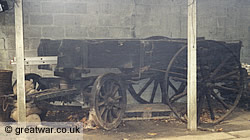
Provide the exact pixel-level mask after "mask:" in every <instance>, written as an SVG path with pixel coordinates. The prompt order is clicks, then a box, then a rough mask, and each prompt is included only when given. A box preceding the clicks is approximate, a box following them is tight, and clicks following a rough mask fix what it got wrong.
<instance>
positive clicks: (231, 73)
mask: <svg viewBox="0 0 250 140" xmlns="http://www.w3.org/2000/svg"><path fill="white" fill-rule="evenodd" d="M238 72H239V71H238V70H235V71H231V72H229V73H226V74H224V75H220V76H218V77H216V78H214V81H217V80H220V79H223V78H226V77H229V76H231V75H234V74H236V73H238Z"/></svg>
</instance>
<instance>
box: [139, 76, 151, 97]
mask: <svg viewBox="0 0 250 140" xmlns="http://www.w3.org/2000/svg"><path fill="white" fill-rule="evenodd" d="M153 80H154V79H153V78H150V79H149V81H148V82H147V83H146V84H145V86H144V87H143V88H142V89H141V90H140V91H139V92H138V96H141V95H142V93H143V92H144V91H145V90H146V89H147V88H148V86H149V85H150V84H151V83H152V82H153Z"/></svg>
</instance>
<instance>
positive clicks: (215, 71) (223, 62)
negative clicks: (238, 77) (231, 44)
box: [209, 57, 231, 79]
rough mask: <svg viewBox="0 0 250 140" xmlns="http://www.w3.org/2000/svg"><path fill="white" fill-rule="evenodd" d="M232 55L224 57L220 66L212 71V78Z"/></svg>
mask: <svg viewBox="0 0 250 140" xmlns="http://www.w3.org/2000/svg"><path fill="white" fill-rule="evenodd" d="M230 58H231V57H227V58H226V59H223V61H222V62H221V63H220V64H219V66H218V67H217V68H216V69H215V70H214V71H213V72H212V73H211V75H210V77H209V78H210V79H212V78H214V76H215V75H216V74H217V73H218V72H219V71H220V70H221V69H222V68H223V66H224V65H225V64H226V62H227V61H228V60H229V59H230Z"/></svg>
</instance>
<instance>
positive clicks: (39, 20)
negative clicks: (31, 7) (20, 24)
mask: <svg viewBox="0 0 250 140" xmlns="http://www.w3.org/2000/svg"><path fill="white" fill-rule="evenodd" d="M30 24H31V25H52V24H53V16H52V15H30Z"/></svg>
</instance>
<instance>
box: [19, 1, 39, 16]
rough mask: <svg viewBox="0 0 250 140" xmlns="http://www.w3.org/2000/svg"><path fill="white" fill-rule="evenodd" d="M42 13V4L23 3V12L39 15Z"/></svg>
mask: <svg viewBox="0 0 250 140" xmlns="http://www.w3.org/2000/svg"><path fill="white" fill-rule="evenodd" d="M40 11H41V8H40V2H35V1H34V0H33V2H32V1H24V2H23V12H24V14H28V13H39V12H40Z"/></svg>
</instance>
